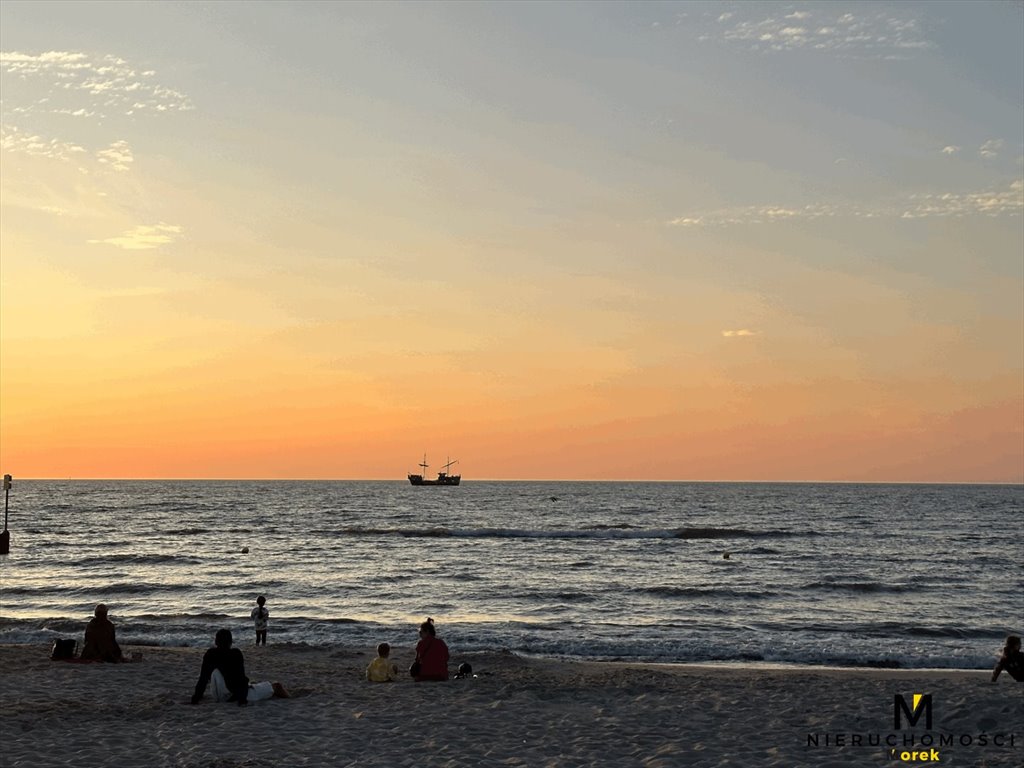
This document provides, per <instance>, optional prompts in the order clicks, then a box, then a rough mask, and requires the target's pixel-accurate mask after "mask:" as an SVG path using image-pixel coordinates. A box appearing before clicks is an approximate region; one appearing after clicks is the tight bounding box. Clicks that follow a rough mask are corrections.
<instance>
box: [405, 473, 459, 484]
mask: <svg viewBox="0 0 1024 768" xmlns="http://www.w3.org/2000/svg"><path fill="white" fill-rule="evenodd" d="M461 480H462V475H441V476H439V477H438V478H437V480H424V479H423V475H409V483H410V484H412V485H458V484H459V483H460V482H461Z"/></svg>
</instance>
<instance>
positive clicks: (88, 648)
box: [79, 603, 125, 662]
mask: <svg viewBox="0 0 1024 768" xmlns="http://www.w3.org/2000/svg"><path fill="white" fill-rule="evenodd" d="M94 613H95V616H94V617H93V618H92V619H90V620H89V624H88V626H86V628H85V644H84V645H83V646H82V655H81V656H79V658H80V659H81V660H82V661H111V662H118V661H125V658H124V654H122V653H121V646H119V645H118V644H117V638H116V637H115V633H114V624H113V622H111V621H110V619H108V618H107V606H105V605H104V604H103V603H100V604H99V605H97V606H96V610H95V611H94Z"/></svg>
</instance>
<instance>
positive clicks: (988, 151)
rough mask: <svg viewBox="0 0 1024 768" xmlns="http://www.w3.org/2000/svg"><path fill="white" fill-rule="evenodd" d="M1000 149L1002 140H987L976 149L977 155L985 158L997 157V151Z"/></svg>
mask: <svg viewBox="0 0 1024 768" xmlns="http://www.w3.org/2000/svg"><path fill="white" fill-rule="evenodd" d="M1002 148H1003V140H1002V139H989V140H988V141H986V142H985V143H984V144H982V145H981V146H980V147H978V154H979V155H981V156H982V157H985V158H992V157H998V156H999V150H1001V149H1002Z"/></svg>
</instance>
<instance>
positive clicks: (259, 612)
mask: <svg viewBox="0 0 1024 768" xmlns="http://www.w3.org/2000/svg"><path fill="white" fill-rule="evenodd" d="M266 604H267V598H265V597H264V596H263V595H260V596H259V597H257V598H256V607H255V608H253V609H252V614H251V615H252V620H253V622H255V624H256V645H259V644H260V641H262V642H263V645H266V644H267V619H269V618H270V611H268V610H267V609H266V607H265V606H266Z"/></svg>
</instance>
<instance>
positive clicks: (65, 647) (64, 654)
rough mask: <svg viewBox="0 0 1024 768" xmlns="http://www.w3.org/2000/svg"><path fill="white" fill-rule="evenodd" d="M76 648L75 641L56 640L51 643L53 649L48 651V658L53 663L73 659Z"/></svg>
mask: <svg viewBox="0 0 1024 768" xmlns="http://www.w3.org/2000/svg"><path fill="white" fill-rule="evenodd" d="M77 648H78V641H76V640H63V639H60V638H58V639H57V640H54V641H53V647H52V648H51V649H50V658H51V659H52V660H53V661H64V660H65V659H73V658H75V650H76V649H77Z"/></svg>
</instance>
